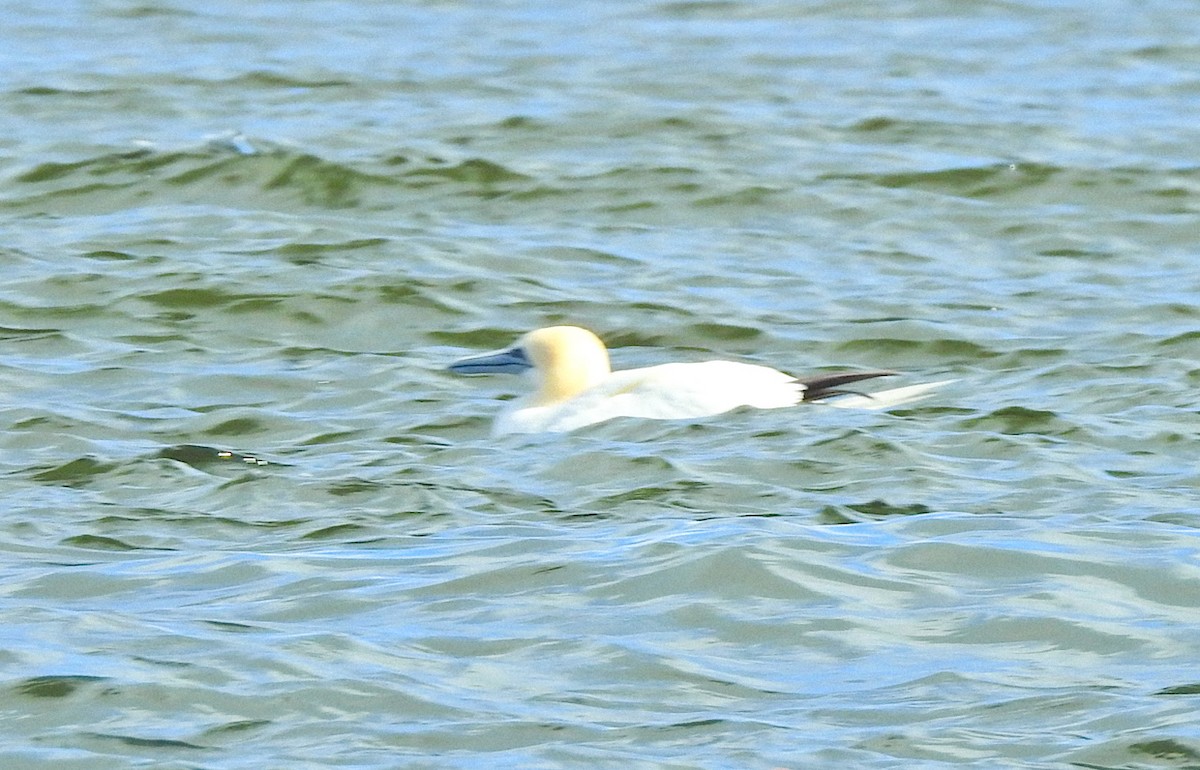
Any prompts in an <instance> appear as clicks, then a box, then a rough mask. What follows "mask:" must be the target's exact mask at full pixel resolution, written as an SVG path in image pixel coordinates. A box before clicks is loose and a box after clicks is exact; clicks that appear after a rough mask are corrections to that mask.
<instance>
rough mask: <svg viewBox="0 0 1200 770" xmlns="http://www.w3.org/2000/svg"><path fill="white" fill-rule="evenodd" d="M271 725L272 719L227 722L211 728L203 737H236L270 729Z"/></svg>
mask: <svg viewBox="0 0 1200 770" xmlns="http://www.w3.org/2000/svg"><path fill="white" fill-rule="evenodd" d="M271 724H273V722H272V721H271V720H270V719H239V720H236V721H233V722H226V723H225V724H223V725H217V726H215V727H210V728H208V729H207V730H205V731H204V733H203V735H204V737H206V738H221V737H223V736H231V737H236V736H239V735H241V734H242V733H246V732H250V731H253V730H259V729H262V728H264V727H269V726H270V725H271Z"/></svg>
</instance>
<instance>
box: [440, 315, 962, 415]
mask: <svg viewBox="0 0 1200 770" xmlns="http://www.w3.org/2000/svg"><path fill="white" fill-rule="evenodd" d="M449 368H450V371H453V372H458V373H459V374H488V373H492V372H526V371H530V370H532V371H533V374H534V376H535V377H536V390H535V391H534V392H533V393H530V394H528V395H525V396H522V397H520V398H518V399H516V400H515V401H512V402H511V403H509V404H508V405H507V406H506V407H505V408H504V410H503V411H501V413H500V415H499V416H498V417H497V418H496V422H495V423H494V424H493V426H492V435H494V436H500V435H505V434H509V433H542V432H548V433H553V432H565V431H570V430H574V429H576V428H582V427H583V426H585V425H593V424H595V423H598V422H604V421H605V420H611V419H613V418H614V417H642V418H648V419H654V420H675V419H688V418H697V417H709V416H712V415H715V414H721V413H722V412H727V411H729V410H731V409H736V408H737V407H739V406H753V407H758V408H760V409H776V408H779V407H785V406H795V405H796V404H798V403H800V402H801V401H817V400H820V399H826V398H831V397H834V396H845V398H846V400H848V401H852V402H853V403H847V404H845V405H847V406H849V405H853V406H865V407H876V408H883V407H886V406H894V405H895V404H896V403H902V402H903V401H908V400H912V399H913V398H915V397H917V396H919V395H922V394H923V393H924V392H925V391H927V390H930V389H931V388H933V387H937V386H938V385H942V384H944V383H940V382H939V383H929V384H926V385H915V386H909V387H907V388H896V389H894V390H889V391H884V392H883V393H879V394H876V396H874V397H873V396H867V395H860V394H852V393H848V392H847V391H844V390H841V388H842V386H844V385H849V384H850V383H854V382H859V381H860V380H868V379H871V378H874V377H886V376H890V375H893V374H895V372H889V371H882V370H871V371H857V372H838V373H834V374H824V375H818V376H815V377H809V378H806V379H797V378H795V377H792V376H791V375H789V374H784V373H783V372H780V371H776V370H775V369H771V368H769V367H766V366H758V365H756V364H744V363H737V362H735V361H702V362H699V363H674V364H659V365H658V366H648V367H645V368H642V369H626V370H622V371H616V372H614V371H612V368H611V366H610V365H609V360H608V350H607V348H605V347H604V343H603V342H601V341H600V338H599V337H597V336H596V335H595V334H593V333H591V332H590V331H588V330H587V329H581V328H579V327H578V326H550V327H547V328H544V329H537V330H535V331H531V332H529V333H528V334H526V335H525V336H523V337H521V338H520V339H519V340H517V342H516V344H514V345H513V346H512V347H509V348H505V349H504V350H499V351H496V352H494V353H487V354H484V355H480V356H472V357H470V358H464V359H462V360H460V361H455V362H454V363H453V364H451V365H450V367H449ZM889 394H890V396H889ZM883 396H889V397H888V398H886V399H880V398H879V397H883ZM877 400H878V403H877Z"/></svg>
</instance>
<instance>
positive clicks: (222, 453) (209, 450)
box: [157, 426, 267, 468]
mask: <svg viewBox="0 0 1200 770" xmlns="http://www.w3.org/2000/svg"><path fill="white" fill-rule="evenodd" d="M218 427H219V426H218ZM157 457H161V458H164V459H167V460H174V461H175V462H180V463H183V464H184V465H190V466H191V467H193V468H203V467H206V466H209V465H213V464H220V465H225V464H229V463H233V464H237V463H241V464H243V465H254V466H261V465H267V461H266V460H264V459H262V458H261V457H258V456H257V455H251V454H243V453H241V452H234V451H232V450H229V449H220V448H218V447H211V446H205V445H203V444H178V445H176V446H170V447H166V448H165V449H163V450H161V451H159V453H158V454H157Z"/></svg>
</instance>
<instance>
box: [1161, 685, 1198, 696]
mask: <svg viewBox="0 0 1200 770" xmlns="http://www.w3.org/2000/svg"><path fill="white" fill-rule="evenodd" d="M1154 694H1155V695H1200V682H1196V683H1193V684H1181V685H1176V686H1174V687H1164V688H1163V689H1161V690H1159V691H1158V692H1156V693H1154Z"/></svg>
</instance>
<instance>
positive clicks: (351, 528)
mask: <svg viewBox="0 0 1200 770" xmlns="http://www.w3.org/2000/svg"><path fill="white" fill-rule="evenodd" d="M366 531H367V527H364V526H362V525H361V524H333V525H331V526H328V527H322V528H321V529H314V530H313V531H312V532H307V533H305V534H303V535H301V536H300V539H301V540H344V539H346V538H349V537H351V536H354V535H360V534H362V533H364V532H366Z"/></svg>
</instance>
